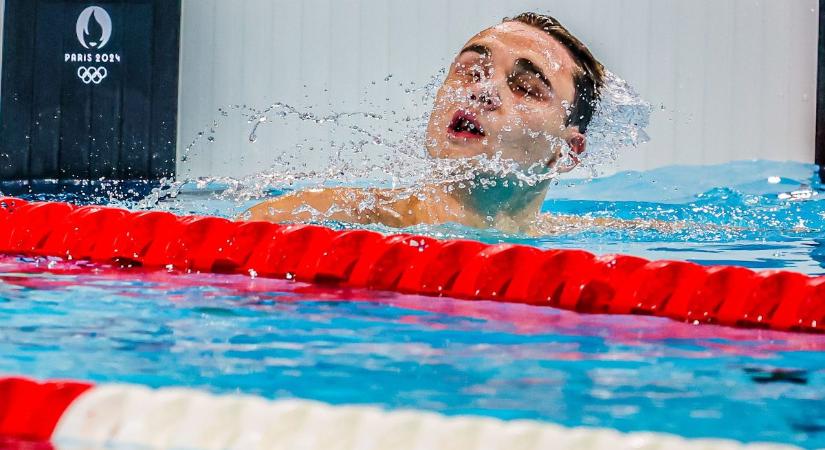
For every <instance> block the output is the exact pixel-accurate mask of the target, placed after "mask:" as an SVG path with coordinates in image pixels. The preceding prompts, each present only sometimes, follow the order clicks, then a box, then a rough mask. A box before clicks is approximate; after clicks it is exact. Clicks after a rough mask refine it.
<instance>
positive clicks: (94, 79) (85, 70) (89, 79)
mask: <svg viewBox="0 0 825 450" xmlns="http://www.w3.org/2000/svg"><path fill="white" fill-rule="evenodd" d="M107 75H109V71H107V70H106V68H105V67H84V66H80V67H78V68H77V77H78V78H80V81H82V82H84V83H86V84H89V83H94V84H100V82H101V81H103V79H104V78H106V76H107Z"/></svg>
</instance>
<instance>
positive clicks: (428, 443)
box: [0, 378, 798, 450]
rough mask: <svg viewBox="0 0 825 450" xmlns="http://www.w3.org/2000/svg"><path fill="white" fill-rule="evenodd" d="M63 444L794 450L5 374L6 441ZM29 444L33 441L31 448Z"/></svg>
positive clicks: (1, 413) (1, 389) (0, 436)
mask: <svg viewBox="0 0 825 450" xmlns="http://www.w3.org/2000/svg"><path fill="white" fill-rule="evenodd" d="M4 441H5V442H19V443H22V442H35V443H40V444H45V445H47V444H48V443H51V444H54V445H55V446H56V447H58V448H197V449H202V450H210V449H239V450H240V449H243V450H249V449H299V448H300V449H302V450H328V449H336V450H349V449H359V450H438V449H444V450H512V449H521V450H532V449H536V450H538V449H549V448H552V449H554V450H589V449H609V450H624V449H627V450H631V449H633V450H641V449H664V448H666V449H671V450H694V449H695V450H700V449H701V450H791V449H797V448H798V447H794V446H789V445H782V444H772V443H754V444H743V443H739V442H735V441H731V440H724V439H685V438H681V437H678V436H675V435H671V434H665V433H648V432H636V433H621V432H618V431H616V430H611V429H599V428H586V427H579V428H567V427H562V426H559V425H554V424H550V423H546V422H539V421H531V420H514V421H503V420H500V419H495V418H487V417H481V416H454V417H448V416H444V415H441V414H437V413H432V412H423V411H417V410H397V411H387V410H383V409H380V408H377V407H372V406H333V405H329V404H325V403H321V402H316V401H308V400H299V399H285V400H267V399H263V398H260V397H254V396H246V395H221V396H217V395H213V394H208V393H205V392H200V391H197V390H193V389H184V388H163V389H156V390H154V389H149V388H147V387H143V386H137V385H127V384H103V385H91V384H87V383H74V382H65V381H58V382H43V383H40V382H36V381H33V380H28V379H25V378H0V443H2V442H4ZM30 448H31V447H30Z"/></svg>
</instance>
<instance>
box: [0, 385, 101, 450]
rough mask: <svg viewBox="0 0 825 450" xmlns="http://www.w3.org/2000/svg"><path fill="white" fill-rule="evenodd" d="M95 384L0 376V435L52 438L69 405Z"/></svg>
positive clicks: (35, 439)
mask: <svg viewBox="0 0 825 450" xmlns="http://www.w3.org/2000/svg"><path fill="white" fill-rule="evenodd" d="M91 387H92V385H91V384H87V383H75V382H61V381H52V382H46V383H38V382H36V381H32V380H29V379H26V378H0V437H2V438H13V439H19V440H22V441H27V442H32V443H40V442H47V441H49V439H51V437H52V433H54V429H55V427H56V426H57V422H58V421H59V420H60V417H61V416H62V415H63V412H64V411H65V410H66V408H68V407H69V405H71V403H72V402H73V401H74V400H75V399H77V397H79V396H80V394H82V393H84V392H86V390H88V389H89V388H91ZM2 443H3V442H2V441H0V444H2ZM25 448H30V447H25Z"/></svg>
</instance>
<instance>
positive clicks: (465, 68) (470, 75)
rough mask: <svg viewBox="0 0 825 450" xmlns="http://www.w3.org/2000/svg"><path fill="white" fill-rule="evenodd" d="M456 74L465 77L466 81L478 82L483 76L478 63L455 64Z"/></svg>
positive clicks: (482, 70)
mask: <svg viewBox="0 0 825 450" xmlns="http://www.w3.org/2000/svg"><path fill="white" fill-rule="evenodd" d="M455 71H456V74H458V75H461V76H463V77H465V78H466V79H467V80H468V81H471V82H473V83H478V82H479V81H481V79H482V78H484V68H483V67H481V65H479V64H462V63H459V64H456V70H455Z"/></svg>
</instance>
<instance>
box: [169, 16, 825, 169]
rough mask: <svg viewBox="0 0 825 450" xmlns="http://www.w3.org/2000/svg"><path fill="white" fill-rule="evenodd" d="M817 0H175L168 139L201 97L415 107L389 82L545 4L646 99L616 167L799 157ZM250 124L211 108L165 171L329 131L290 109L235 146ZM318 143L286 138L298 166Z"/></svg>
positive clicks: (194, 121)
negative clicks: (642, 132) (177, 39)
mask: <svg viewBox="0 0 825 450" xmlns="http://www.w3.org/2000/svg"><path fill="white" fill-rule="evenodd" d="M817 3H818V2H817V1H816V0H576V1H572V0H510V1H506V2H505V1H503V0H476V1H474V2H467V1H463V0H462V1H458V0H300V1H299V0H184V2H183V8H184V9H183V32H182V50H181V51H182V55H181V94H180V122H179V127H180V134H179V141H180V143H181V145H180V147H181V149H180V151H179V153H180V152H182V151H183V147H185V146H186V145H187V144H188V143H189V142H190V141H191V140H192V139H193V138H194V137H195V136H196V135H197V133H198V131H200V130H203V129H204V126H207V125H209V124H210V123H211V122H212V120H213V119H215V118H218V117H219V115H218V113H217V108H219V107H224V106H227V105H231V104H248V105H255V106H259V107H263V106H266V105H267V104H269V103H271V102H274V101H283V102H287V103H290V104H294V105H299V106H302V107H304V108H306V107H309V106H311V105H314V108H313V111H327V110H336V111H347V110H359V109H360V110H364V109H369V108H370V105H366V107H365V105H364V104H363V102H365V101H366V102H368V103H372V105H373V106H375V105H378V106H375V107H376V108H379V107H380V108H384V107H385V106H386V105H381V104H382V103H386V101H385V100H384V99H385V98H390V102H389V103H391V104H392V105H393V106H392V107H390V108H386V109H404V108H406V109H408V110H415V111H417V112H422V111H424V110H425V109H426V105H417V104H415V101H414V98H412V96H410V95H405V94H404V93H403V90H402V89H400V88H399V87H398V86H397V84H398V83H399V82H400V83H408V82H410V81H412V82H415V83H417V84H422V83H424V82H426V81H427V80H428V79H430V77H431V76H433V75H434V74H436V73H437V71H438V70H439V69H440V68H442V67H445V66H447V65H448V64H449V62H450V61H451V59H452V57H453V55H454V53H455V52H456V50H458V49H459V48H460V46H461V45H462V44H463V43H464V42H465V41H466V40H467V39H468V38H469V37H470V36H472V35H473V34H474V33H476V32H477V31H479V30H481V29H482V28H485V27H487V26H489V25H491V24H494V23H496V22H497V21H499V20H500V19H501V18H502V17H504V16H507V15H515V14H517V13H519V12H522V11H526V10H535V11H537V12H545V13H549V14H551V15H553V16H556V17H557V18H558V19H559V20H561V22H562V23H564V24H565V25H566V26H567V27H568V28H569V29H571V31H573V33H574V34H576V35H577V36H579V37H580V38H581V39H582V40H583V41H584V42H586V43H587V44H588V45H589V46H590V47H591V49H592V50H593V52H594V53H595V54H596V55H597V56H598V57H599V58H600V59H601V60H602V61H603V62H604V63H605V65H606V66H607V67H608V68H610V69H611V70H612V71H613V72H615V73H617V74H619V75H620V76H622V77H624V78H626V79H627V80H629V81H630V82H631V84H633V85H634V86H635V87H636V88H637V89H638V91H639V92H640V93H641V94H642V95H643V96H644V97H645V98H646V99H647V100H648V101H650V102H651V103H652V104H654V105H655V106H656V107H657V108H656V109H657V112H656V113H655V114H654V116H653V120H652V125H651V127H650V128H649V134H650V136H651V138H652V141H651V142H650V143H649V144H647V145H645V146H644V147H642V148H640V149H639V150H633V151H628V152H624V153H623V156H622V160H621V161H620V163H619V165H618V166H617V169H625V168H633V169H647V168H653V167H658V166H662V165H669V164H704V163H718V162H724V161H728V160H737V159H746V158H768V159H781V160H785V159H789V160H798V161H808V162H812V160H813V143H814V116H815V114H814V112H815V97H816V95H815V94H816V90H815V85H816V50H817V26H818V20H817V17H818V16H817V14H818V4H817ZM388 74H393V78H392V79H391V81H390V82H389V83H386V82H384V81H383V80H384V77H385V76H386V75H388ZM373 81H375V82H377V83H376V85H372V82H373ZM304 85H306V87H304ZM364 99H366V100H364ZM330 104H331V105H330ZM396 106H397V108H395V107H396ZM380 108H379V109H380ZM293 122H294V121H293ZM387 126H392V125H391V124H388V125H387ZM279 127H280V128H279ZM250 128H251V127H250V125H249V124H247V123H245V122H244V121H242V120H239V119H238V118H237V116H235V117H233V116H232V115H230V117H227V118H222V121H221V122H220V126H219V128H218V129H216V133H215V142H214V143H209V144H207V143H206V141H205V140H203V141H202V142H203V144H202V145H200V146H198V149H197V150H195V151H193V153H192V154H191V155H190V156H191V157H190V159H189V160H188V161H187V162H186V163H183V164H182V165H181V166H180V170H179V172H180V173H181V174H182V175H207V174H210V175H234V176H237V175H242V174H247V173H250V172H254V171H257V170H261V169H262V168H264V167H266V166H267V165H269V164H270V161H271V160H272V158H273V154H274V152H275V151H276V150H281V149H284V148H293V145H294V144H296V143H298V142H300V141H301V140H302V139H303V137H306V136H307V135H312V136H314V137H316V138H318V137H319V136H320V138H321V141H323V137H324V135H325V134H326V135H330V136H332V135H333V134H334V131H330V129H329V128H326V129H324V128H323V127H318V126H305V125H301V124H297V125H296V124H295V123H292V122H290V124H288V125H283V124H282V125H278V124H276V125H269V126H267V127H264V128H266V130H265V131H264V132H263V133H262V135H261V139H259V141H258V142H256V143H255V144H251V143H249V142H248V140H247V135H248V132H249V129H250ZM319 152H320V151H319V150H316V151H315V153H312V154H309V153H310V152H309V151H308V150H306V149H303V150H296V153H297V154H298V159H303V160H307V161H311V164H314V162H315V161H317V160H318V159H319V158H322V157H323V155H319V154H318V153H319Z"/></svg>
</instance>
